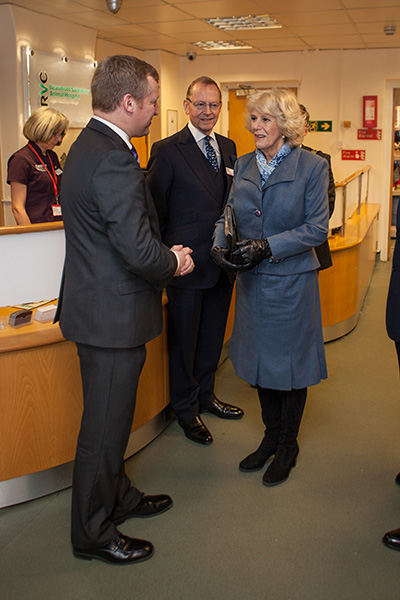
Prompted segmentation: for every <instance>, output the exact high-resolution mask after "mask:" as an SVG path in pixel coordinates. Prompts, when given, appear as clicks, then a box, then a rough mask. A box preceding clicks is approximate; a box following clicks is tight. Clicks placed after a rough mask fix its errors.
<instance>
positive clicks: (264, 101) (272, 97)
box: [246, 88, 305, 148]
mask: <svg viewBox="0 0 400 600" xmlns="http://www.w3.org/2000/svg"><path fill="white" fill-rule="evenodd" d="M246 108H247V113H248V114H247V117H246V129H248V130H249V131H251V114H252V113H253V112H254V110H256V111H257V112H259V113H261V114H263V115H271V117H275V119H276V124H277V126H278V129H279V131H280V132H281V134H282V135H283V136H284V138H285V141H286V142H287V143H288V144H289V145H290V146H291V147H292V148H293V147H295V146H300V144H301V143H302V142H303V139H304V132H305V121H304V115H303V114H302V113H301V110H300V106H299V103H298V102H297V98H296V96H295V95H294V94H293V92H291V91H290V90H288V89H285V88H275V89H271V90H265V91H260V92H256V93H255V94H252V95H251V96H249V98H248V99H247V103H246Z"/></svg>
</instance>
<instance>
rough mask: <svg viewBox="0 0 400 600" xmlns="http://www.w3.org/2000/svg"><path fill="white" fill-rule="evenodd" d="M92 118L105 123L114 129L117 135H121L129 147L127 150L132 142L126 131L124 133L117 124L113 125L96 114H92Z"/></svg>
mask: <svg viewBox="0 0 400 600" xmlns="http://www.w3.org/2000/svg"><path fill="white" fill-rule="evenodd" d="M93 119H96V120H97V121H100V122H101V123H104V125H107V127H109V128H110V129H112V130H113V131H115V133H117V134H118V135H119V137H121V138H122V139H123V140H124V142H125V143H126V145H127V146H128V148H129V150H130V149H131V148H132V143H131V141H130V139H129V135H128V134H127V133H125V131H124V130H123V129H121V128H120V127H118V125H114V123H110V121H107V120H106V119H103V118H102V117H98V116H97V115H93Z"/></svg>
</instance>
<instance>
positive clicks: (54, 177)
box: [28, 142, 59, 204]
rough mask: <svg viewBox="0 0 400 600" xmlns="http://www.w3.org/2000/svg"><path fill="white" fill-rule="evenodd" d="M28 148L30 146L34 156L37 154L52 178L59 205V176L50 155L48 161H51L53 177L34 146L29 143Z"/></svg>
mask: <svg viewBox="0 0 400 600" xmlns="http://www.w3.org/2000/svg"><path fill="white" fill-rule="evenodd" d="M28 146H29V148H30V149H31V150H32V152H33V153H34V154H36V156H37V157H38V159H39V160H40V162H41V163H42V165H43V166H44V168H45V169H46V171H47V173H48V175H49V177H50V179H51V181H52V183H53V188H54V195H55V197H56V203H57V204H59V201H58V189H57V175H56V172H55V170H54V165H53V163H52V161H51V158H50V155H49V154H48V155H47V157H48V159H49V161H50V164H51V168H52V171H53V175H52V174H51V173H50V171H49V170H48V168H47V165H46V164H45V163H44V161H43V160H42V158H41V156H40V155H39V154H38V153H37V152H36V150H35V148H34V147H33V146H32V144H31V143H29V142H28Z"/></svg>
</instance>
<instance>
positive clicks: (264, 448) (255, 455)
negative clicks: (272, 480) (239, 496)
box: [239, 437, 277, 473]
mask: <svg viewBox="0 0 400 600" xmlns="http://www.w3.org/2000/svg"><path fill="white" fill-rule="evenodd" d="M276 448H277V444H276V443H273V442H270V441H268V439H267V438H265V437H264V438H263V440H262V442H261V444H260V445H259V446H258V448H257V450H255V452H252V453H251V454H249V455H248V456H246V458H244V459H243V460H242V461H241V462H240V463H239V471H243V473H250V472H251V471H259V470H260V469H262V468H263V466H264V465H265V463H266V462H267V460H268V459H269V458H271V456H273V455H274V454H275V452H276Z"/></svg>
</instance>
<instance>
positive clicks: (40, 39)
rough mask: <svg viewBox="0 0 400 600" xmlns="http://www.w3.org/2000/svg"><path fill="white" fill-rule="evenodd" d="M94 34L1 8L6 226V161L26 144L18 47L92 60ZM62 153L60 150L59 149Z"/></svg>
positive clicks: (10, 221) (0, 120)
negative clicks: (28, 47)
mask: <svg viewBox="0 0 400 600" xmlns="http://www.w3.org/2000/svg"><path fill="white" fill-rule="evenodd" d="M95 43H96V32H95V31H94V30H93V29H89V28H88V27H81V26H79V25H74V24H73V23H67V22H65V21H64V22H62V21H60V20H59V19H55V18H53V17H47V16H45V15H41V14H39V13H35V12H32V11H30V10H26V9H23V8H19V7H17V6H11V5H8V4H7V5H3V4H2V5H0V75H1V82H2V85H1V86H0V147H1V166H2V187H3V200H5V201H6V204H5V206H6V209H7V213H6V218H7V220H6V223H5V224H6V225H15V221H14V218H13V217H12V215H11V211H10V209H9V203H10V186H9V185H7V183H6V179H7V160H8V158H9V157H10V156H11V154H12V153H13V152H15V151H16V150H18V148H21V147H22V146H24V145H25V144H26V139H25V138H24V136H23V135H22V128H23V124H24V123H23V88H22V67H21V47H22V46H31V47H33V48H34V49H36V50H41V51H42V52H57V53H59V54H66V55H67V56H70V57H74V58H84V59H90V60H94V57H95ZM61 149H62V147H61Z"/></svg>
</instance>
